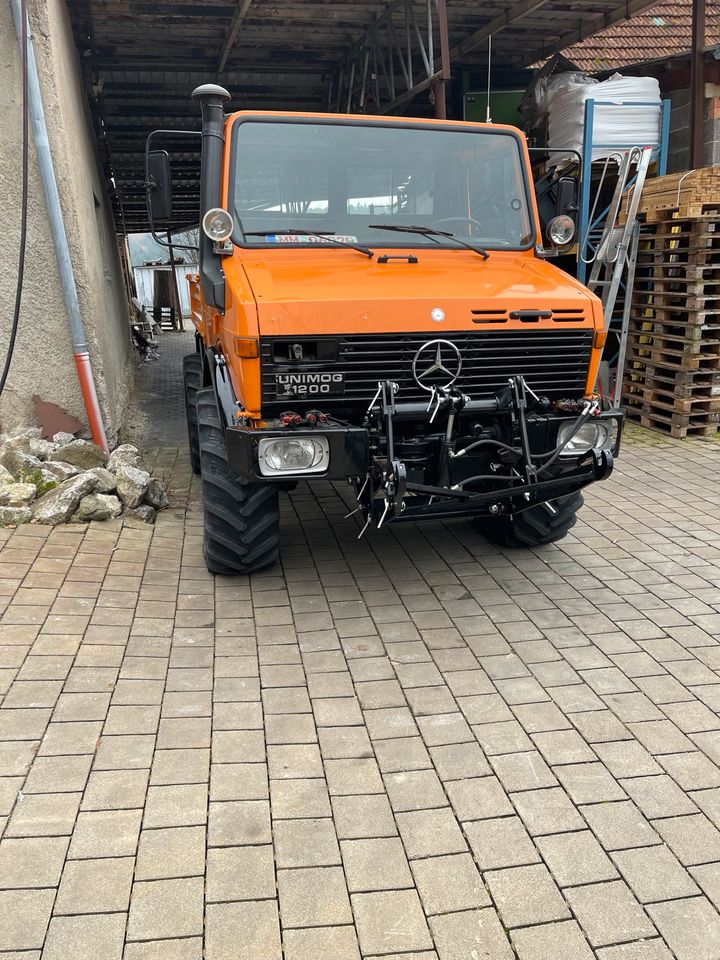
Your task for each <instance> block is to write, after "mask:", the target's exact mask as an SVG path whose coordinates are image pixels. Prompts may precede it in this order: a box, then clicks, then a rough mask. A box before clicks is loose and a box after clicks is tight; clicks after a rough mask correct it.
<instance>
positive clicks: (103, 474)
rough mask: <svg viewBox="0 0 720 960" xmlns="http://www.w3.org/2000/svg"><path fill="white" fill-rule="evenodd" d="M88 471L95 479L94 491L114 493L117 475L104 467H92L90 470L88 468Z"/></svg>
mask: <svg viewBox="0 0 720 960" xmlns="http://www.w3.org/2000/svg"><path fill="white" fill-rule="evenodd" d="M88 473H91V474H92V475H93V476H94V477H95V479H96V480H97V483H96V484H95V491H96V493H114V492H115V490H116V489H117V477H116V476H115V474H114V473H111V472H110V471H109V470H106V469H105V467H93V469H92V470H88Z"/></svg>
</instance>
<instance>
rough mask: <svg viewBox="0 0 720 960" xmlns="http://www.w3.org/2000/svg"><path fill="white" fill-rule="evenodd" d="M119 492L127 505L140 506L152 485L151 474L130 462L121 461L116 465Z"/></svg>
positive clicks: (129, 506)
mask: <svg viewBox="0 0 720 960" xmlns="http://www.w3.org/2000/svg"><path fill="white" fill-rule="evenodd" d="M116 476H117V492H118V495H119V497H120V499H121V500H122V501H123V503H124V504H125V506H126V507H128V508H129V509H132V508H134V507H138V506H140V504H141V503H142V501H143V497H144V496H145V494H146V493H147V490H148V486H149V485H150V474H149V473H148V472H147V471H146V470H140V469H139V468H138V467H134V466H132V465H131V464H129V463H122V462H121V463H119V464H118V465H117V467H116Z"/></svg>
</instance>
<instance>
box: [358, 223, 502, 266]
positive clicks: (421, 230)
mask: <svg viewBox="0 0 720 960" xmlns="http://www.w3.org/2000/svg"><path fill="white" fill-rule="evenodd" d="M368 226H369V227H370V229H371V230H395V231H396V232H397V233H417V234H420V236H425V237H429V238H430V239H431V240H434V239H435V238H436V237H447V238H448V240H454V241H455V243H459V244H460V246H461V247H465V248H466V249H467V250H472V251H473V253H477V254H478V255H479V256H481V257H482V258H483V260H488V259H489V258H490V254H489V253H488V252H487V250H483V248H482V247H476V246H475V245H474V244H472V243H468V242H467V241H466V240H461V239H460V237H456V236H455V234H454V233H450V231H449V230H436V229H435V227H416V226H412V225H410V224H408V225H405V224H402V223H369V224H368ZM435 242H436V243H439V242H440V241H439V240H435Z"/></svg>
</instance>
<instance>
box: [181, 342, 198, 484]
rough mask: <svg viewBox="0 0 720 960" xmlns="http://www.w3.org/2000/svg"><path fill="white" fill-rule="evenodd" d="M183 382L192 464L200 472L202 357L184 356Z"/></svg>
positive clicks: (195, 354)
mask: <svg viewBox="0 0 720 960" xmlns="http://www.w3.org/2000/svg"><path fill="white" fill-rule="evenodd" d="M183 384H184V386H185V416H186V418H187V431H188V445H189V447H190V466H191V467H192V472H193V473H200V440H199V437H198V420H197V406H196V397H197V393H198V390H200V388H201V387H202V357H201V356H200V355H199V354H197V353H191V354H189V355H188V356H187V357H183Z"/></svg>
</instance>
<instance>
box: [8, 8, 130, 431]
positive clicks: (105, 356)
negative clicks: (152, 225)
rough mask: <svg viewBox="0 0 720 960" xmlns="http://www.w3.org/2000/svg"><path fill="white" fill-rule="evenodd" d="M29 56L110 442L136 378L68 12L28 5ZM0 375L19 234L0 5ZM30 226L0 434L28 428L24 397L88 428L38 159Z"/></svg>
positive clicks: (12, 53) (16, 83) (17, 91)
mask: <svg viewBox="0 0 720 960" xmlns="http://www.w3.org/2000/svg"><path fill="white" fill-rule="evenodd" d="M28 12H29V15H30V20H31V25H32V35H33V46H34V48H35V56H36V59H37V64H38V72H39V74H40V86H41V91H42V96H43V103H44V107H45V116H46V120H47V125H48V135H49V140H50V149H51V151H52V155H53V160H54V164H55V174H56V178H57V181H58V189H59V192H60V200H61V204H62V210H63V217H64V220H65V228H66V232H67V235H68V242H69V245H70V253H71V257H72V261H73V268H74V271H75V279H76V282H77V287H78V294H79V298H80V308H81V312H82V316H83V320H84V323H85V329H86V334H87V340H88V349H89V352H90V359H91V363H92V367H93V373H94V375H95V381H96V386H97V391H98V396H99V400H100V405H101V409H102V412H103V417H104V419H105V426H106V430H107V432H108V437H109V438H110V439H114V438H115V436H116V434H117V429H118V425H119V424H120V423H121V422H122V417H123V413H124V410H125V407H126V404H127V400H128V392H129V376H130V373H131V370H132V366H131V365H130V363H129V361H130V355H131V352H132V348H131V345H130V340H129V325H128V312H127V306H126V302H125V292H124V287H123V280H122V271H121V267H120V260H119V256H118V253H117V246H116V243H115V235H114V227H113V221H112V216H111V212H110V208H109V204H108V200H107V198H106V196H105V187H104V182H103V179H102V175H101V172H100V170H99V167H98V164H97V160H96V155H95V148H94V136H93V131H92V127H91V123H90V118H89V113H88V109H87V103H86V100H85V94H84V91H83V87H82V82H81V73H80V64H79V59H78V55H77V51H76V48H75V45H74V43H73V39H72V33H71V30H70V23H69V20H68V15H67V10H66V8H65V3H64V0H28ZM0 90H2V96H0V197H1V198H2V202H1V203H0V244H1V245H2V251H3V258H2V259H3V261H4V263H5V264H7V265H8V266H7V269H6V270H4V271H3V272H2V273H1V274H0V305H1V313H0V364H1V363H2V361H3V359H4V356H5V350H6V347H7V342H8V335H9V327H10V322H11V318H12V309H13V303H14V295H15V279H16V275H17V274H16V271H17V262H18V261H17V256H18V243H19V233H20V172H21V109H20V104H21V80H20V57H19V50H18V45H17V42H16V38H15V31H14V27H13V23H12V17H11V13H10V7H9V3H8V2H7V0H4V2H0ZM29 167H30V170H29V216H28V238H27V253H26V261H25V284H24V291H23V300H22V313H21V318H20V329H19V333H18V339H17V344H16V348H15V355H14V359H13V363H12V367H11V371H10V378H9V380H8V384H7V386H6V388H5V392H4V394H3V396H2V398H0V429H10V428H12V427H14V426H16V425H18V424H21V423H32V422H34V406H33V403H32V400H31V397H32V395H33V394H34V393H38V394H39V395H40V396H41V397H42V398H43V399H44V400H48V401H52V402H53V403H57V404H59V405H60V406H62V407H64V408H65V409H67V410H68V411H69V412H70V413H72V414H73V415H74V416H76V417H77V418H78V419H79V420H81V421H82V422H83V423H86V422H87V417H86V415H85V410H84V406H83V402H82V397H81V394H80V389H79V387H78V383H77V377H76V373H75V367H74V363H73V359H72V344H71V341H70V336H69V333H68V327H67V317H66V313H65V307H64V302H63V297H62V288H61V285H60V278H59V273H58V266H57V259H56V256H55V250H54V246H53V242H52V236H51V233H50V226H49V221H48V217H47V212H46V206H45V197H44V194H43V189H42V184H41V181H40V173H39V169H38V165H37V159H36V156H35V152H34V147H32V133H31V153H30V164H29Z"/></svg>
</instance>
